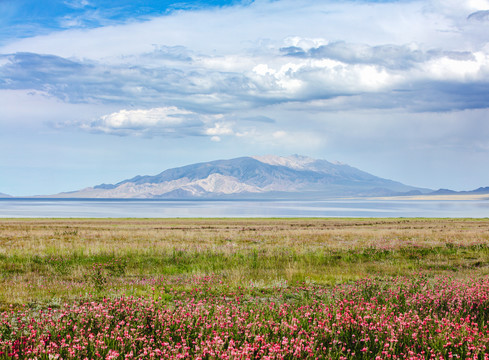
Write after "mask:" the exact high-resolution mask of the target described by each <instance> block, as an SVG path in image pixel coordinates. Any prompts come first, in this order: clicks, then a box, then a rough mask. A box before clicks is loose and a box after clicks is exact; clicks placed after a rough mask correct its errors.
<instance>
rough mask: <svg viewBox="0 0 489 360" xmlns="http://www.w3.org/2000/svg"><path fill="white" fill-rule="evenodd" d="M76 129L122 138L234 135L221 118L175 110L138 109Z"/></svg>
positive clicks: (125, 111)
mask: <svg viewBox="0 0 489 360" xmlns="http://www.w3.org/2000/svg"><path fill="white" fill-rule="evenodd" d="M70 125H71V126H72V125H75V126H77V127H79V128H81V129H83V130H85V131H89V132H95V133H104V134H110V135H119V136H129V135H130V136H146V137H152V136H164V137H177V138H178V137H186V136H209V137H210V138H211V140H213V141H220V140H221V137H222V136H229V135H234V130H233V129H232V123H231V122H226V121H225V120H223V119H222V116H221V115H204V114H197V113H195V112H192V111H189V110H185V109H181V108H177V107H175V106H168V107H159V108H151V109H135V110H127V109H122V110H120V111H117V112H114V113H110V114H107V115H103V116H101V117H99V118H97V119H95V120H92V121H88V122H87V121H77V122H71V123H67V124H65V126H70Z"/></svg>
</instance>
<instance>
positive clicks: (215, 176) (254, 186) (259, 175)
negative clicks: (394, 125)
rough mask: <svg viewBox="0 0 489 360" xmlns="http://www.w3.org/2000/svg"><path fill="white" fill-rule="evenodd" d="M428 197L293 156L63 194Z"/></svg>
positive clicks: (192, 168)
mask: <svg viewBox="0 0 489 360" xmlns="http://www.w3.org/2000/svg"><path fill="white" fill-rule="evenodd" d="M430 192H432V190H430V189H425V188H418V187H414V186H409V185H405V184H402V183H400V182H396V181H392V180H388V179H383V178H380V177H378V176H374V175H372V174H369V173H367V172H365V171H362V170H359V169H357V168H354V167H352V166H349V165H347V164H343V163H339V162H329V161H326V160H319V159H313V158H310V157H306V156H300V155H292V156H288V157H280V156H274V155H267V156H252V157H240V158H235V159H229V160H217V161H211V162H204V163H198V164H192V165H187V166H183V167H178V168H173V169H168V170H165V171H163V172H161V173H159V174H157V175H145V176H136V177H133V178H131V179H127V180H123V181H120V182H118V183H116V184H101V185H96V186H93V187H88V188H85V189H82V190H78V191H73V192H68V193H61V194H58V195H54V196H55V197H66V198H68V197H69V198H145V199H174V198H178V199H180V198H183V199H185V198H232V199H237V198H294V197H297V198H301V199H304V198H310V199H313V198H318V197H342V196H343V197H344V196H395V195H420V194H427V193H430Z"/></svg>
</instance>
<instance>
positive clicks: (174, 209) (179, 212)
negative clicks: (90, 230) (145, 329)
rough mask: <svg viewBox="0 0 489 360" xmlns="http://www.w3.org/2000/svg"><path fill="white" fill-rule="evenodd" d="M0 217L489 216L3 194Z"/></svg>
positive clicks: (446, 206) (471, 209)
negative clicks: (24, 196) (6, 195)
mask: <svg viewBox="0 0 489 360" xmlns="http://www.w3.org/2000/svg"><path fill="white" fill-rule="evenodd" d="M0 217H2V218H10V217H17V218H19V217H62V218H69V217H85V218H87V217H93V218H102V217H115V218H122V217H145V218H148V217H149V218H176V217H473V218H485V217H489V201H487V200H486V201H484V200H467V201H461V200H457V201H455V200H444V201H441V200H416V201H413V200H318V201H300V200H286V201H285V200H284V201H267V200H256V201H253V200H243V201H240V200H215V201H212V200H113V199H111V200H85V199H84V200H79V199H0Z"/></svg>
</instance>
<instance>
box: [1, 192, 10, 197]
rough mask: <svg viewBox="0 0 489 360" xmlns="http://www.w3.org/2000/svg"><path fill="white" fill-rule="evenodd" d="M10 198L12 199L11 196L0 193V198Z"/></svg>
mask: <svg viewBox="0 0 489 360" xmlns="http://www.w3.org/2000/svg"><path fill="white" fill-rule="evenodd" d="M10 197H12V196H10V195H7V194H4V193H0V198H10Z"/></svg>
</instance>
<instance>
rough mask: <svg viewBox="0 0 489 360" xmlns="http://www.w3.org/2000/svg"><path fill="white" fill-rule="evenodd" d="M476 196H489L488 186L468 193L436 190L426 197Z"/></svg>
mask: <svg viewBox="0 0 489 360" xmlns="http://www.w3.org/2000/svg"><path fill="white" fill-rule="evenodd" d="M478 194H482V195H483V194H489V186H486V187H480V188H477V189H475V190H469V191H454V190H449V189H438V190H436V191H433V192H431V193H429V194H428V195H478Z"/></svg>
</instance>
